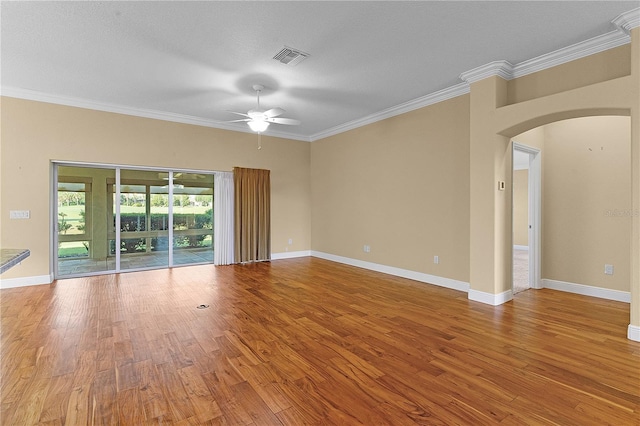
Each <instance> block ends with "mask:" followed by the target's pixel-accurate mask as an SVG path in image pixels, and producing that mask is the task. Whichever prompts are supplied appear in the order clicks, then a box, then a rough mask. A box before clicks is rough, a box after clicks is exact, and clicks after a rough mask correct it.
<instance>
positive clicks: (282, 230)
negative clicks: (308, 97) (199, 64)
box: [0, 97, 311, 279]
mask: <svg viewBox="0 0 640 426" xmlns="http://www.w3.org/2000/svg"><path fill="white" fill-rule="evenodd" d="M1 107H2V111H1V114H2V116H1V120H2V129H1V143H2V145H1V150H0V153H1V166H2V171H1V185H2V195H1V206H0V213H1V216H0V217H1V219H0V220H1V231H2V235H1V240H0V241H1V245H2V247H3V248H11V247H15V248H29V249H30V250H31V257H30V258H29V259H27V260H26V261H24V262H23V263H22V264H21V265H20V266H18V267H15V268H13V269H11V270H10V271H8V272H6V273H5V274H3V275H2V278H3V279H6V278H15V277H30V276H42V275H48V274H49V273H50V268H49V259H50V248H49V238H48V236H49V234H50V231H49V228H50V217H49V207H50V201H49V196H50V194H49V193H50V170H51V167H50V162H51V160H65V161H79V162H94V163H109V164H123V165H137V166H157V167H174V168H185V169H197V170H209V171H215V170H218V171H222V170H231V169H232V168H233V167H234V166H240V167H252V168H264V169H270V170H271V185H272V192H271V193H272V204H271V206H272V207H271V208H272V215H271V218H272V251H273V252H274V253H279V252H284V251H285V249H288V250H289V251H299V250H309V249H310V248H311V225H310V220H311V213H310V207H311V204H310V182H309V174H310V173H309V170H310V162H311V159H310V151H311V147H310V144H309V143H306V142H300V141H293V140H287V139H281V138H271V137H264V136H263V140H262V150H257V139H256V135H255V134H249V133H240V132H231V131H225V130H219V129H213V128H208V127H200V126H193V125H187V124H180V123H173V122H166V121H159V120H152V119H146V118H139V117H131V116H125V115H120V114H113V113H107V112H100V111H92V110H86V109H81V108H73V107H66V106H60V105H53V104H47V103H41V102H33V101H26V100H19V99H14V98H6V97H4V98H2V105H1ZM9 210H30V211H31V219H29V220H9ZM289 238H291V239H293V244H292V245H291V246H289V245H288V239H289Z"/></svg>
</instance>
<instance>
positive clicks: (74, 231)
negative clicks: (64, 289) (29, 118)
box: [54, 166, 115, 276]
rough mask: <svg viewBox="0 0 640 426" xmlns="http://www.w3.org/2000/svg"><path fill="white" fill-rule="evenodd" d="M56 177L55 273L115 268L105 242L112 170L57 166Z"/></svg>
mask: <svg viewBox="0 0 640 426" xmlns="http://www.w3.org/2000/svg"><path fill="white" fill-rule="evenodd" d="M57 177H58V178H57V185H56V198H55V199H56V209H55V216H56V217H55V221H54V223H55V225H56V233H55V235H56V239H57V243H58V244H57V248H58V250H57V253H56V255H57V275H59V276H64V275H86V274H91V273H99V272H107V271H113V270H115V262H114V259H113V258H111V257H110V256H109V244H108V242H107V230H108V229H109V228H110V226H111V219H112V217H113V210H112V209H111V207H112V206H111V203H109V202H108V197H107V182H108V181H109V180H113V179H114V177H115V170H113V169H106V168H89V167H75V166H59V167H58V169H57Z"/></svg>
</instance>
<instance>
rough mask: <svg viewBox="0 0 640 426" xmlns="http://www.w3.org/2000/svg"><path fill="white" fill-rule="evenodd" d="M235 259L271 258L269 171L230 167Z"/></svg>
mask: <svg viewBox="0 0 640 426" xmlns="http://www.w3.org/2000/svg"><path fill="white" fill-rule="evenodd" d="M233 182H234V191H235V193H234V199H235V202H234V207H235V211H234V215H235V261H236V262H256V261H260V260H269V259H271V183H270V171H269V170H259V169H244V168H241V167H234V169H233Z"/></svg>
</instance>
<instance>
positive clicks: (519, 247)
mask: <svg viewBox="0 0 640 426" xmlns="http://www.w3.org/2000/svg"><path fill="white" fill-rule="evenodd" d="M513 249H514V250H526V251H529V246H521V245H519V244H514V245H513Z"/></svg>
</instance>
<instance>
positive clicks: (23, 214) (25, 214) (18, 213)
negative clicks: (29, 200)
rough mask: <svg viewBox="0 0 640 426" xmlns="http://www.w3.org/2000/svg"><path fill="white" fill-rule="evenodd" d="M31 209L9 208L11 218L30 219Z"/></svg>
mask: <svg viewBox="0 0 640 426" xmlns="http://www.w3.org/2000/svg"><path fill="white" fill-rule="evenodd" d="M30 216H31V214H30V212H29V210H9V219H29V217H30Z"/></svg>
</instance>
